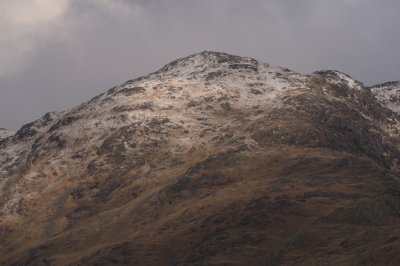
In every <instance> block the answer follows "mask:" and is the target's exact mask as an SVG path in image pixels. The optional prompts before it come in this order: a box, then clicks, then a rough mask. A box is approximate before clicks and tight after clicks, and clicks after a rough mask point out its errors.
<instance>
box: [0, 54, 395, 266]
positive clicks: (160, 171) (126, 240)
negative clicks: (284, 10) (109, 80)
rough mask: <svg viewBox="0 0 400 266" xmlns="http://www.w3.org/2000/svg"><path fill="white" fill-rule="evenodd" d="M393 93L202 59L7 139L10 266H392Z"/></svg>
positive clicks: (333, 76)
mask: <svg viewBox="0 0 400 266" xmlns="http://www.w3.org/2000/svg"><path fill="white" fill-rule="evenodd" d="M396 92H398V83H388V84H383V85H379V86H374V87H371V88H367V87H365V86H364V85H363V84H362V83H360V82H358V81H356V80H353V79H352V78H351V77H350V76H348V75H346V74H344V73H341V72H339V71H332V70H327V71H317V72H314V73H313V74H310V75H301V74H298V73H296V72H293V71H291V70H289V69H286V68H281V67H277V66H272V65H269V64H266V63H262V62H259V61H257V60H255V59H251V58H247V57H239V56H234V55H229V54H225V53H217V52H207V51H205V52H201V53H198V54H195V55H191V56H188V57H185V58H182V59H178V60H176V61H174V62H171V63H169V64H167V65H166V66H164V67H163V68H161V69H160V70H158V71H156V72H154V73H151V74H149V75H146V76H143V77H140V78H137V79H133V80H129V81H127V82H125V83H124V84H122V85H120V86H116V87H114V88H112V89H110V90H108V91H106V92H104V93H102V94H100V95H98V96H96V97H95V98H93V99H91V100H90V101H88V102H86V103H83V104H81V105H79V106H77V107H75V108H73V109H71V110H68V111H64V112H53V113H47V114H45V115H44V116H43V117H42V118H40V119H38V120H37V121H34V122H32V123H29V124H27V125H25V126H23V127H22V128H21V129H20V130H18V131H17V132H15V133H10V132H5V131H4V132H3V131H2V133H1V134H0V243H1V244H0V264H2V265H322V264H328V265H330V264H332V265H368V264H370V265H380V264H381V265H395V264H396V263H397V262H398V261H399V260H400V255H399V253H398V252H397V251H398V250H399V248H400V241H398V240H399V239H400V227H399V222H400V183H399V163H400V162H399V161H398V158H399V157H400V150H399V148H400V144H399V143H400V142H399V141H400V138H399V136H400V122H399V121H400V115H399V113H398V103H399V102H398V101H397V100H398V99H397V98H396ZM396 99H397V100H396Z"/></svg>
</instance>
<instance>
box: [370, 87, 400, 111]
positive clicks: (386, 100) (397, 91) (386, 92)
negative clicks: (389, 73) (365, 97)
mask: <svg viewBox="0 0 400 266" xmlns="http://www.w3.org/2000/svg"><path fill="white" fill-rule="evenodd" d="M370 89H371V91H372V93H373V94H375V95H376V97H377V98H378V100H379V101H380V102H381V103H382V104H384V105H385V106H387V107H388V108H390V109H391V110H393V111H394V112H396V113H398V114H400V81H391V82H386V83H383V84H379V85H375V86H372V87H371V88H370Z"/></svg>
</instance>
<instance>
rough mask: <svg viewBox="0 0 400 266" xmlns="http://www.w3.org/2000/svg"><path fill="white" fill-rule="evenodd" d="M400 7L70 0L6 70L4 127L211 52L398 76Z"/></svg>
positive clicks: (359, 74)
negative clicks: (13, 67)
mask: <svg viewBox="0 0 400 266" xmlns="http://www.w3.org/2000/svg"><path fill="white" fill-rule="evenodd" d="M399 9H400V2H399V1H395V0H382V1H372V0H337V1H336V0H335V1H331V0H304V1H289V0H269V1H262V0H252V1H248V0H247V1H245V0H203V1H195V0H171V1H161V0H137V1H128V0H97V1H95V0H74V1H70V2H69V4H68V6H67V7H66V10H65V11H64V12H63V13H62V14H61V12H60V10H58V12H59V13H60V16H59V17H57V20H55V19H54V18H52V19H53V20H49V21H46V24H45V25H44V24H43V23H42V24H40V27H36V28H35V31H33V30H31V32H40V34H38V35H37V36H38V37H37V39H35V36H36V34H31V35H32V36H30V37H29V38H28V39H27V38H25V37H23V38H22V37H21V38H20V39H18V38H16V41H15V42H18V41H19V42H21V41H24V42H25V43H27V44H28V45H30V48H31V49H29V51H31V52H30V53H29V54H27V53H15V54H16V56H15V58H14V60H12V61H13V62H18V65H19V66H20V67H19V68H16V70H14V71H13V72H10V73H8V72H7V73H0V113H1V115H0V127H8V128H14V129H15V128H18V127H19V126H21V125H22V124H23V123H26V122H30V121H31V120H33V119H35V118H38V117H39V116H40V115H42V114H43V113H45V112H47V111H52V110H63V109H66V108H70V107H73V106H74V105H77V104H79V103H81V102H82V101H84V100H87V99H89V98H91V97H93V96H95V95H96V94H98V93H100V92H103V91H105V90H106V89H108V88H110V87H112V86H114V85H116V84H120V83H122V82H124V81H125V80H128V79H131V78H134V77H137V76H140V75H143V74H147V73H149V72H152V71H154V70H156V69H158V68H160V67H161V66H163V65H164V64H166V63H168V62H169V61H171V60H174V59H176V58H178V57H182V56H186V55H188V54H191V53H194V52H199V51H202V50H216V51H224V52H228V53H233V54H238V55H243V56H251V57H254V58H256V59H259V60H261V61H264V62H268V63H271V64H275V65H281V66H285V67H288V68H290V69H293V70H295V71H298V72H301V73H310V72H313V71H315V70H319V69H337V70H341V71H343V72H346V73H348V74H350V75H351V76H353V77H354V78H356V79H358V80H360V81H362V82H364V83H366V84H374V83H380V82H384V81H388V80H397V79H400V76H399V73H400V53H398V52H397V50H398V47H399V46H400V36H399V35H398V34H396V33H397V31H398V30H397V27H398V25H399V24H400V17H399V16H398V14H397V13H398V10H399ZM0 22H1V21H0ZM43 26H45V27H43ZM2 27H3V28H4V27H8V28H7V29H4V30H8V31H9V30H10V27H11V26H10V25H8V24H4V23H3V24H1V23H0V30H3V28H2ZM16 27H17V26H16V25H12V29H13V30H14V31H15V29H16ZM39 28H40V29H41V30H38V29H39ZM43 28H44V29H46V32H43ZM18 36H19V35H18ZM23 36H25V35H23ZM2 49H4V47H2V46H1V45H0V56H1V55H2V54H4V51H1V50H2ZM17 56H18V57H17ZM1 59H2V58H0V61H1ZM0 69H2V68H1V67H0Z"/></svg>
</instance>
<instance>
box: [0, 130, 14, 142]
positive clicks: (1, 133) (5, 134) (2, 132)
mask: <svg viewBox="0 0 400 266" xmlns="http://www.w3.org/2000/svg"><path fill="white" fill-rule="evenodd" d="M14 134H15V132H13V131H11V130H7V129H5V128H0V140H2V139H5V138H8V137H10V136H12V135H14Z"/></svg>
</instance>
